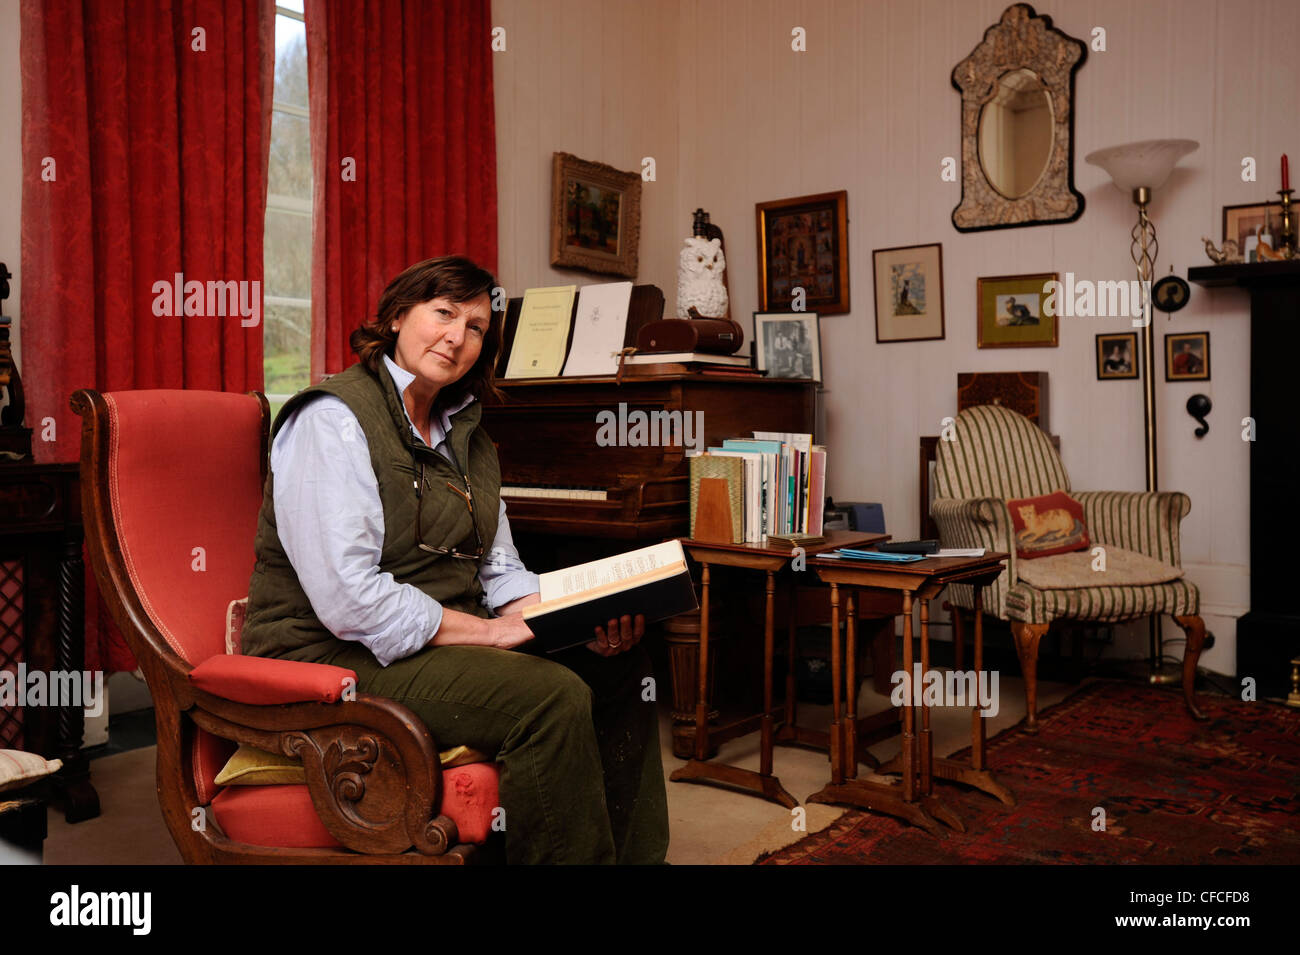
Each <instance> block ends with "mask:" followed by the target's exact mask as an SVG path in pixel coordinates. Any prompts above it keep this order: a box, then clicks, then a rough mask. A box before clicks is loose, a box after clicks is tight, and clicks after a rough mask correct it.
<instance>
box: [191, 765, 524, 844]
mask: <svg viewBox="0 0 1300 955" xmlns="http://www.w3.org/2000/svg"><path fill="white" fill-rule="evenodd" d="M498 778H499V773H498V771H497V767H496V764H495V763H470V764H469V765H467V766H457V767H456V768H454V769H448V770H445V771H444V772H443V774H442V781H443V792H442V806H441V807H440V809H439V811H440V813H441V814H442V815H444V816H447V817H448V818H450V819H451V820H453V821H454V822H455V823H456V828H457V830H458V831H459V833H460V841H461V842H463V843H482V842H484V841H485V840H486V839H487V837H488V834H489V833H490V832H491V831H492V812H493V810H494V809H496V807H497V806H498V805H500V796H499V794H498V789H497V782H498ZM212 813H213V815H214V816H216V819H217V823H218V824H219V825H220V826H221V829H222V831H223V832H225V834H226V835H227V836H228V837H229V838H230V839H232V840H234V841H235V842H243V843H247V844H248V845H254V846H282V847H285V848H291V849H330V848H338V847H339V843H338V840H336V839H335V838H334V837H333V836H331V835H330V834H329V830H328V829H326V828H325V825H324V823H322V822H321V821H320V817H319V816H317V815H316V808H315V807H314V806H313V805H312V802H311V795H310V794H309V793H308V791H307V787H306V786H297V785H287V786H227V787H226V788H225V789H223V790H221V792H220V793H219V794H218V795H217V797H216V798H215V799H213V800H212Z"/></svg>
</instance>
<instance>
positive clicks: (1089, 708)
mask: <svg viewBox="0 0 1300 955" xmlns="http://www.w3.org/2000/svg"><path fill="white" fill-rule="evenodd" d="M1197 703H1198V705H1199V706H1200V707H1201V708H1202V709H1203V710H1204V711H1205V712H1206V713H1207V714H1208V715H1209V716H1210V721H1209V722H1208V723H1196V722H1193V720H1192V719H1191V718H1190V717H1189V716H1188V715H1187V713H1186V711H1185V710H1184V708H1183V701H1182V696H1181V694H1178V693H1174V692H1168V691H1163V690H1158V689H1155V688H1151V687H1147V686H1142V685H1137V684H1130V683H1117V682H1109V681H1107V682H1099V683H1094V684H1091V685H1089V686H1086V687H1084V688H1083V689H1082V690H1080V691H1079V692H1078V693H1076V694H1075V695H1074V696H1072V697H1070V698H1069V699H1067V700H1065V701H1064V702H1062V703H1060V704H1058V705H1057V706H1054V707H1052V708H1050V709H1048V710H1046V711H1045V712H1044V713H1042V714H1041V715H1040V716H1039V721H1038V723H1039V733H1038V735H1037V736H1032V735H1030V734H1028V733H1026V732H1025V731H1024V729H1023V728H1021V727H1019V726H1017V727H1013V728H1012V729H1009V730H1006V731H1005V732H1002V733H1000V734H998V735H997V736H996V737H994V738H993V739H992V740H990V741H989V744H988V753H989V765H990V767H991V769H992V770H993V772H994V773H995V775H996V776H997V778H998V779H999V780H1000V781H1001V782H1002V783H1003V784H1004V785H1006V786H1008V787H1010V789H1011V791H1012V792H1013V793H1014V794H1015V796H1016V805H1015V806H1014V807H1007V806H1004V805H1003V804H1002V803H1000V802H998V801H997V800H996V799H994V798H992V797H991V796H987V795H985V794H984V793H980V792H977V791H975V790H973V789H969V788H968V787H966V786H961V785H958V784H956V783H951V782H946V781H943V780H936V781H935V787H934V789H935V794H936V795H937V796H939V797H940V798H942V799H943V801H944V802H945V803H946V804H947V805H948V806H949V807H950V808H952V809H953V810H954V811H955V812H956V813H957V815H958V816H959V817H960V818H961V820H962V821H963V822H964V823H965V824H966V832H965V833H959V832H956V831H953V830H950V829H948V828H947V827H944V838H942V839H936V838H934V837H933V836H930V835H929V834H928V833H926V832H925V831H924V830H921V829H917V828H914V827H912V826H909V825H907V824H905V823H902V822H900V821H898V820H896V819H894V818H892V817H890V816H883V815H878V814H875V813H866V812H858V811H851V812H847V813H845V814H844V815H843V816H841V817H840V818H839V819H838V820H837V821H836V822H834V823H833V824H832V825H830V826H829V827H827V828H826V829H823V830H822V831H821V832H817V833H813V834H812V835H809V836H806V837H805V838H803V839H801V840H800V841H799V842H796V843H795V844H793V845H791V846H788V847H787V848H785V849H781V850H779V851H777V852H774V853H769V854H764V855H763V856H760V857H759V858H758V859H757V860H756V861H757V863H759V864H762V865H817V864H828V865H872V864H885V865H914V864H969V863H992V864H999V863H1001V864H1037V863H1048V864H1050V863H1093V864H1098V863H1100V864H1115V863H1140V864H1161V865H1189V864H1191V865H1203V864H1207V863H1209V864H1214V863H1287V864H1295V863H1298V862H1300V795H1297V793H1298V792H1300V710H1297V709H1290V708H1287V707H1285V706H1280V705H1278V704H1274V703H1262V702H1261V703H1244V702H1241V701H1239V700H1233V699H1228V698H1225V697H1220V696H1207V695H1199V696H1198V697H1197ZM968 754H969V750H967V749H963V750H961V752H960V753H956V754H954V755H955V756H958V757H966V756H967V755H968ZM1097 807H1101V809H1103V810H1104V811H1105V822H1106V828H1105V831H1097V830H1094V829H1093V821H1094V818H1099V816H1098V815H1097V814H1096V808H1097Z"/></svg>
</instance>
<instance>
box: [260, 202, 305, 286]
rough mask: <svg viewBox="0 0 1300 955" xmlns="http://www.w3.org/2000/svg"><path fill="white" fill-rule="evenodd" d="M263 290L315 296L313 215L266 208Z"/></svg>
mask: <svg viewBox="0 0 1300 955" xmlns="http://www.w3.org/2000/svg"><path fill="white" fill-rule="evenodd" d="M262 260H263V265H264V266H265V268H266V280H265V282H264V283H263V286H262V290H263V292H265V294H267V295H271V296H278V297H280V298H310V297H311V216H303V215H298V214H296V213H292V212H282V211H280V210H279V209H267V210H266V243H265V246H264V247H263V249H262Z"/></svg>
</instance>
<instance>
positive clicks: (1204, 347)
mask: <svg viewBox="0 0 1300 955" xmlns="http://www.w3.org/2000/svg"><path fill="white" fill-rule="evenodd" d="M1209 380H1210V333H1209V332H1180V333H1178V334H1176V335H1166V336H1165V381H1209Z"/></svg>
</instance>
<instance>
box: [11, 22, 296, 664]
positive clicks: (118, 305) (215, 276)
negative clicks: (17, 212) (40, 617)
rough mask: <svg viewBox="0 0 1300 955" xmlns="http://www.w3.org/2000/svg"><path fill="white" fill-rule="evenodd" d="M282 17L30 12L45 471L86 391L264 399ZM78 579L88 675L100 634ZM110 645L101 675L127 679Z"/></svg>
mask: <svg viewBox="0 0 1300 955" xmlns="http://www.w3.org/2000/svg"><path fill="white" fill-rule="evenodd" d="M274 13H275V8H274V3H273V0H149V2H145V3H139V2H131V0H23V2H22V9H21V20H22V37H21V66H22V76H23V91H22V98H23V143H22V149H23V208H22V270H23V275H22V280H23V281H22V302H21V312H20V314H21V320H22V333H23V335H22V338H23V356H24V362H23V364H24V367H23V383H24V386H25V387H26V390H27V413H28V424H29V425H31V426H32V427H33V428H34V429H35V432H36V433H35V435H34V438H35V440H34V445H35V458H36V460H37V461H44V462H50V461H76V460H77V459H78V456H79V450H80V448H79V444H80V419H78V418H77V417H76V416H75V415H74V414H73V413H72V412H71V410H70V409H69V407H68V397H69V395H70V394H71V393H72V392H73V391H75V390H76V389H78V388H95V389H97V390H100V391H116V390H122V389H132V388H199V389H210V390H222V391H237V392H243V391H248V390H253V389H260V388H261V387H262V327H261V320H260V319H261V313H262V291H261V284H262V232H263V228H264V217H265V209H266V175H267V144H268V140H269V137H270V116H271V114H270V108H271V83H272V76H273V66H274V48H275V18H274ZM178 275H179V276H181V277H180V278H178V277H177V276H178ZM188 282H199V283H203V289H204V291H202V292H201V293H200V294H198V295H196V296H190V295H187V293H189V292H192V291H193V286H191V287H190V288H189V289H187V288H186V287H185V283H188ZM210 282H211V283H213V285H216V283H223V284H222V285H221V286H219V287H218V288H217V289H216V293H217V294H215V295H214V294H213V293H212V291H209V289H211V286H209V285H208V283H210ZM228 282H234V283H236V284H235V285H234V286H229V285H225V284H224V283H228ZM254 283H256V284H254ZM177 286H179V290H178V289H177ZM232 291H233V292H234V295H235V298H236V304H235V305H234V306H232V305H231V304H230V301H229V299H228V298H227V296H228V295H229V294H230V293H231V292H232ZM241 296H242V300H240V298H241ZM187 298H188V301H187ZM178 300H179V301H180V303H181V309H180V314H178V313H177V309H176V305H177V302H178ZM243 305H247V306H248V310H249V311H250V312H251V313H252V314H250V315H248V316H245V315H244V314H243V313H242V312H241V311H240V306H243ZM223 310H224V311H225V312H226V314H225V315H224V316H222V315H220V314H217V313H218V312H220V311H223ZM232 311H234V312H235V314H233V315H232V314H230V312H232ZM160 312H161V313H162V314H159V313H160ZM254 319H256V321H257V324H255V325H254V324H252V322H253V321H254ZM49 419H52V420H53V429H51V428H50V427H49V426H48V420H49ZM202 426H203V424H202V422H195V427H196V428H201V427H202ZM51 430H52V440H43V437H51ZM87 577H88V582H87V607H86V623H87V665H88V666H91V665H92V664H93V662H95V660H94V658H95V657H96V655H97V654H96V650H97V649H98V648H97V647H96V645H95V640H94V634H95V632H96V630H97V626H96V624H97V621H99V620H103V621H104V622H106V621H107V618H106V617H105V616H103V614H102V611H101V609H100V607H99V600H98V594H97V591H96V590H95V585H94V582H93V578H92V577H91V576H90V575H89V574H88V575H87ZM115 636H116V641H115V642H114V643H113V645H112V646H110V647H109V648H108V650H107V652H106V653H105V654H104V656H105V657H106V658H105V659H103V665H104V668H105V669H110V670H112V669H130V668H134V665H135V664H134V662H133V661H131V660H130V654H129V652H127V651H126V650H125V646H124V644H121V642H120V641H121V638H120V636H117V635H116V634H115Z"/></svg>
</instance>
